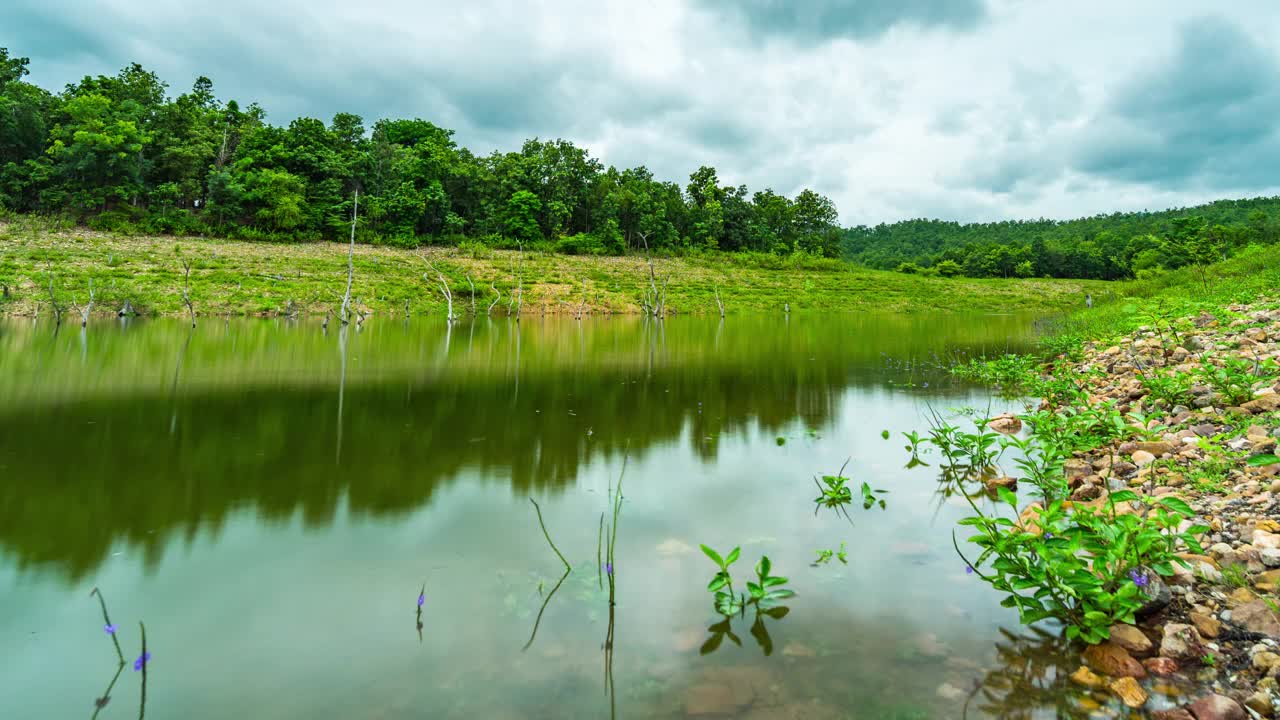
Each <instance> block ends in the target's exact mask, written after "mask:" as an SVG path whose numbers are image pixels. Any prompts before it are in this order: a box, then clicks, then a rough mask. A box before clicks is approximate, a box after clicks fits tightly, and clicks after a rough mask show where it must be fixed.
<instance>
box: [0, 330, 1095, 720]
mask: <svg viewBox="0 0 1280 720" xmlns="http://www.w3.org/2000/svg"><path fill="white" fill-rule="evenodd" d="M1032 324H1033V321H1032V319H1031V318H1027V317H1019V316H965V315H945V316H941V315H939V316H930V315H923V316H920V315H917V316H877V315H861V316H838V317H834V318H831V317H824V318H817V317H804V316H796V317H792V318H790V319H787V318H784V317H781V316H779V317H750V316H748V317H730V318H729V319H728V320H727V321H723V322H721V321H720V320H718V319H700V318H673V319H669V320H667V321H666V322H665V323H655V322H651V321H645V320H642V319H638V318H611V319H599V318H592V319H587V320H584V321H581V322H579V321H574V320H571V319H541V318H526V319H525V320H524V321H523V322H521V323H519V324H517V323H514V322H511V321H509V320H506V319H502V320H497V319H495V320H492V321H488V320H485V319H479V320H477V321H475V322H474V323H473V322H471V321H463V322H461V323H458V324H456V325H454V326H452V327H446V326H445V324H444V323H443V322H440V321H436V320H430V319H423V320H416V319H415V320H412V321H409V322H399V321H392V320H387V319H374V320H370V321H369V322H368V323H367V324H366V325H365V327H363V328H362V329H360V330H358V331H357V329H355V328H349V329H343V330H340V329H338V328H329V330H328V331H327V332H326V331H324V330H322V329H321V327H320V326H319V325H318V324H317V323H312V322H300V323H297V322H289V321H283V320H281V321H274V320H271V321H268V320H253V321H244V320H242V321H223V320H221V319H211V318H205V319H201V322H200V324H199V326H198V327H197V328H195V329H194V330H191V329H190V328H189V327H188V326H187V325H186V324H184V323H181V322H178V321H150V322H132V323H127V324H119V323H115V322H102V323H98V324H93V325H91V326H90V327H89V328H88V329H87V331H81V330H80V329H79V328H76V327H63V328H62V329H61V330H59V331H58V332H56V333H55V332H54V330H53V328H52V327H51V326H50V325H49V324H48V323H43V324H39V325H33V324H32V323H30V322H29V321H26V322H9V323H7V324H4V325H0V378H2V380H0V477H3V481H2V482H0V607H2V608H3V610H4V612H3V613H0V642H2V645H0V664H3V666H4V667H5V671H4V673H2V674H0V716H3V717H21V718H70V717H83V716H86V715H91V714H92V713H93V710H94V701H95V698H100V697H101V696H102V695H103V692H104V688H106V687H107V685H108V683H109V682H111V680H112V677H113V675H114V674H115V671H116V667H117V661H116V656H115V650H114V649H113V647H112V645H111V643H110V640H109V638H108V636H107V635H106V634H105V633H104V632H103V629H102V624H103V623H102V619H101V615H100V611H99V608H98V605H97V603H96V601H95V600H94V599H93V598H91V597H90V594H89V592H90V590H91V589H92V588H94V587H95V586H96V587H98V588H100V589H101V590H102V591H103V593H104V595H105V597H106V599H107V601H108V604H109V608H110V610H111V612H112V620H113V621H114V622H116V623H117V624H118V625H119V626H120V630H119V638H120V640H121V642H122V646H123V648H124V652H125V655H126V658H127V660H129V662H130V663H132V661H133V659H134V658H135V657H136V656H137V653H138V640H139V638H138V629H137V628H138V625H137V624H138V621H140V620H141V621H145V622H146V626H147V639H148V646H149V650H151V651H152V653H153V657H152V660H151V663H150V664H149V665H148V668H147V697H146V713H147V715H148V716H149V717H156V718H163V717H184V718H189V719H190V720H201V719H203V718H227V717H247V718H297V717H306V718H311V719H327V718H334V719H337V718H343V719H347V718H418V717H432V718H598V717H611V716H613V717H632V718H649V717H655V718H683V717H686V716H689V715H700V714H705V716H707V717H743V718H801V717H804V718H819V719H821V718H844V717H858V718H902V719H906V718H960V717H969V718H979V717H1055V716H1071V717H1074V716H1077V714H1078V716H1080V717H1084V716H1086V715H1085V713H1086V712H1087V710H1089V709H1090V707H1091V706H1090V705H1089V702H1091V701H1089V700H1088V699H1087V698H1079V697H1076V698H1068V697H1067V696H1066V695H1065V694H1064V693H1063V692H1062V688H1063V683H1064V681H1063V678H1062V677H1061V676H1060V674H1059V672H1058V667H1057V666H1056V665H1054V664H1053V663H1054V662H1056V661H1053V660H1043V658H1054V657H1056V655H1054V653H1055V651H1056V650H1057V649H1058V645H1057V641H1056V640H1055V639H1054V638H1053V637H1052V636H1049V635H1043V636H1042V635H1037V634H1035V633H1028V632H1026V631H1022V630H1017V631H1015V632H1008V631H1005V630H1002V628H1006V629H1010V630H1012V629H1013V628H1015V627H1016V617H1014V616H1013V615H1012V614H1011V613H1010V612H1009V611H1007V610H1004V609H1002V608H1000V607H999V606H998V600H999V598H998V597H997V596H996V595H995V594H993V593H992V592H990V591H988V590H987V589H985V588H984V587H982V586H981V585H980V583H979V582H977V581H976V580H975V579H974V578H973V577H971V576H967V575H966V574H965V573H964V567H963V565H962V564H961V562H960V561H959V560H958V559H957V558H956V556H955V555H954V552H953V551H952V549H951V530H952V528H953V527H954V521H955V520H956V519H957V518H959V517H961V516H963V515H964V513H965V507H964V505H963V503H961V502H957V501H956V499H955V498H950V499H948V498H947V497H946V496H945V493H944V492H943V490H944V488H942V487H940V486H939V484H938V482H937V481H936V479H935V475H934V474H933V473H932V471H931V469H929V468H916V469H914V470H911V469H907V468H905V467H904V464H905V461H906V460H907V459H908V456H907V453H906V452H905V451H904V450H903V445H904V442H903V441H902V439H901V436H900V435H899V434H898V433H899V432H900V431H903V430H911V429H920V428H922V427H923V424H924V423H923V419H922V418H923V414H924V413H925V412H926V409H927V408H928V407H934V408H938V409H947V408H953V407H960V406H977V407H987V406H991V407H996V408H998V407H1002V406H1004V404H1005V403H1003V401H1000V400H998V399H995V398H992V397H990V396H989V395H988V394H987V393H986V391H983V390H979V389H974V388H969V387H965V386H962V385H959V384H956V383H954V382H952V381H951V380H949V379H948V378H947V376H946V375H945V373H942V372H939V371H938V370H937V369H936V367H935V366H936V365H937V363H938V362H939V361H943V360H945V359H946V358H948V357H952V356H954V355H962V354H973V353H977V352H982V351H992V350H1004V349H1014V350H1016V349H1020V348H1026V347H1028V346H1029V343H1030V342H1031V340H1032V334H1033V332H1032ZM886 429H887V430H890V431H891V432H892V435H891V438H890V439H888V440H886V439H884V438H883V437H882V435H881V433H882V431H883V430H886ZM624 458H625V464H626V471H625V479H624V480H623V496H624V502H623V506H622V511H621V517H620V522H619V530H618V534H617V538H618V539H617V552H616V568H615V570H616V578H617V597H616V600H617V602H616V606H615V607H614V608H612V611H611V609H610V606H609V602H608V595H607V593H606V592H605V591H604V590H602V589H601V585H602V583H601V578H600V574H599V571H598V570H597V560H596V558H597V539H598V533H599V528H600V521H601V520H600V519H601V515H602V513H604V512H605V511H606V510H607V509H608V507H609V499H608V495H609V489H610V487H611V485H613V484H614V483H616V482H617V479H618V477H619V475H620V474H621V473H622V470H623V465H624ZM846 461H848V467H847V470H846V473H845V474H846V475H848V476H849V477H851V478H852V480H853V484H854V487H855V494H856V493H857V490H858V488H859V486H860V485H861V483H862V482H863V481H865V482H867V483H869V484H870V485H871V486H872V487H874V488H876V489H882V490H886V491H887V493H885V494H883V495H881V496H880V497H882V498H884V499H885V501H886V503H885V507H884V508H883V509H881V508H879V507H877V506H873V507H872V508H871V509H869V510H864V509H863V508H862V506H861V504H860V503H859V504H858V505H856V506H855V507H854V508H852V509H851V511H850V513H851V521H850V520H849V519H846V518H845V517H844V516H843V515H840V514H837V513H834V512H831V511H826V510H823V511H820V512H818V513H816V514H815V511H814V505H813V502H812V500H813V498H814V496H815V495H816V494H817V491H816V489H815V487H814V484H813V479H812V478H813V477H814V476H815V475H822V474H831V473H834V472H835V471H836V470H837V469H839V468H840V467H841V465H842V464H844V463H845V462H846ZM529 498H533V499H536V500H537V501H538V502H539V503H540V505H541V507H542V511H543V515H544V518H545V521H546V526H547V529H548V531H549V533H550V534H551V537H552V539H553V540H554V541H555V542H556V544H557V546H558V547H559V548H560V549H561V551H562V552H563V553H564V555H565V556H566V558H567V559H568V561H569V562H570V564H571V565H572V567H573V571H572V572H571V573H570V574H569V575H568V577H567V578H566V579H565V580H564V582H563V583H562V584H561V585H560V586H559V588H558V590H557V591H556V592H555V594H554V595H551V596H550V600H549V601H548V600H547V598H548V596H549V595H550V593H551V591H552V589H553V588H555V587H556V584H557V581H558V580H559V579H560V577H561V574H562V571H563V570H562V566H561V564H560V561H559V560H558V559H557V557H556V555H555V553H554V552H553V551H552V549H551V548H550V547H549V546H548V544H547V542H546V541H545V539H544V538H543V534H542V531H541V529H540V528H539V525H538V520H537V517H536V515H535V513H534V508H533V506H532V504H531V503H530V501H529ZM699 543H707V544H709V545H711V546H713V547H715V548H718V549H720V550H722V551H726V550H728V549H729V548H731V547H733V546H741V547H742V560H741V561H740V562H739V563H738V564H737V565H736V566H735V567H734V569H735V570H736V571H737V574H736V576H735V577H736V578H738V580H737V581H738V582H739V583H741V582H742V581H745V580H746V579H750V576H751V568H752V566H753V565H755V563H756V562H757V560H758V559H759V558H760V557H761V556H762V555H768V556H769V557H770V558H771V559H772V561H773V565H774V570H775V573H776V574H781V575H785V576H788V577H789V578H790V580H791V583H790V586H791V587H792V588H794V589H795V590H796V592H797V593H798V595H797V597H795V598H793V599H791V600H789V601H787V604H786V605H787V608H788V611H787V612H786V614H785V616H783V617H781V618H774V617H768V616H764V615H761V616H759V617H757V616H756V614H755V613H754V612H752V611H748V612H747V614H746V616H745V617H738V618H735V619H733V620H732V621H731V622H729V623H728V624H727V625H725V624H719V623H721V619H720V618H719V617H718V616H717V615H716V614H715V612H714V610H713V608H712V603H711V599H710V596H709V595H708V594H707V592H706V591H705V586H706V584H707V582H708V580H710V578H711V576H712V574H713V572H714V568H713V566H712V565H711V563H710V562H709V561H708V560H707V559H706V558H705V557H704V556H703V555H702V554H701V553H700V552H699V551H698V549H697V548H698V545H699ZM842 543H843V544H844V545H845V547H846V548H847V550H848V563H847V564H843V563H841V562H840V561H839V560H837V559H832V560H831V561H830V562H828V563H827V564H824V565H821V566H817V567H814V566H812V565H811V563H812V562H813V561H814V560H815V558H816V557H817V556H816V551H817V550H820V549H831V550H838V549H839V548H840V546H841V544H842ZM424 584H425V587H426V591H425V602H424V604H423V608H422V610H423V612H422V614H421V624H422V627H421V629H419V628H418V619H417V615H416V612H415V610H416V600H417V597H418V593H419V589H420V588H421V587H422V586H423V585H424ZM544 602H545V609H542V608H543V606H544ZM540 610H541V617H540V621H539V612H540ZM775 614H781V613H775ZM611 620H612V638H613V642H612V646H611V649H612V662H611V663H608V662H606V660H607V659H608V656H609V654H608V653H607V652H606V649H607V648H606V640H607V638H608V637H609V634H610V622H611ZM535 623H537V633H536V636H532V634H533V632H534V628H535ZM718 624H719V625H718ZM717 625H718V629H717V630H710V629H709V628H715V627H717ZM725 630H727V631H728V632H722V631H725ZM531 636H532V637H531ZM717 638H719V640H718V641H717ZM1071 669H1074V667H1070V668H1067V670H1068V671H1070V670H1071ZM140 681H141V673H134V672H133V670H132V668H131V667H126V668H125V671H124V673H123V674H122V675H121V677H120V679H119V680H118V681H117V682H116V684H115V686H114V687H113V690H112V695H111V699H110V701H109V703H108V704H107V705H106V706H105V707H104V708H103V709H102V711H101V714H100V715H99V717H103V718H111V717H116V718H124V717H133V716H134V714H136V713H137V712H138V710H139V704H140V702H141V700H140V691H141V682H140ZM610 686H611V687H612V688H613V689H614V691H613V692H612V693H609V692H607V688H608V687H610Z"/></svg>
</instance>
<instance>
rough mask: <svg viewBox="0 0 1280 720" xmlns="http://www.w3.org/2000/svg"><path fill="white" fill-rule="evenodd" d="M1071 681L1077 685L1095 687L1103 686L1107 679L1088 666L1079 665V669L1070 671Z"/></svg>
mask: <svg viewBox="0 0 1280 720" xmlns="http://www.w3.org/2000/svg"><path fill="white" fill-rule="evenodd" d="M1071 682H1073V683H1075V684H1077V685H1083V686H1084V687H1087V688H1095V689H1096V688H1101V687H1105V686H1106V684H1107V681H1106V679H1105V678H1103V677H1102V676H1100V675H1098V674H1097V673H1095V672H1094V671H1092V670H1090V669H1089V668H1087V667H1085V666H1084V665H1081V666H1080V669H1079V670H1076V671H1075V672H1073V673H1071Z"/></svg>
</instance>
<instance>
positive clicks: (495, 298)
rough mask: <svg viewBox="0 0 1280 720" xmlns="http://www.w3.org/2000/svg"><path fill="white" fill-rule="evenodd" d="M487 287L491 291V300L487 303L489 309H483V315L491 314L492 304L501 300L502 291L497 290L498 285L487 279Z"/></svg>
mask: <svg viewBox="0 0 1280 720" xmlns="http://www.w3.org/2000/svg"><path fill="white" fill-rule="evenodd" d="M489 289H490V290H492V291H493V302H491V303H489V309H487V310H485V311H484V314H485V315H489V314H492V313H493V308H494V306H495V305H497V304H498V303H499V302H502V293H500V292H498V286H497V285H494V284H493V281H492V280H490V281H489Z"/></svg>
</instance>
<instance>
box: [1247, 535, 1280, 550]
mask: <svg viewBox="0 0 1280 720" xmlns="http://www.w3.org/2000/svg"><path fill="white" fill-rule="evenodd" d="M1250 544H1252V545H1253V546H1254V547H1256V548H1258V549H1259V550H1266V549H1277V548H1280V535H1277V534H1276V533H1269V532H1267V531H1266V530H1254V531H1253V539H1252V540H1251V541H1250Z"/></svg>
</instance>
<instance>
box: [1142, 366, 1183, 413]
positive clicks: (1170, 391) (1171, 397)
mask: <svg viewBox="0 0 1280 720" xmlns="http://www.w3.org/2000/svg"><path fill="white" fill-rule="evenodd" d="M1138 380H1139V382H1141V383H1142V387H1143V389H1145V390H1146V391H1147V397H1149V398H1151V399H1152V400H1155V401H1157V402H1160V403H1162V404H1163V405H1164V406H1165V407H1173V406H1175V405H1185V404H1186V403H1188V402H1190V400H1191V386H1192V385H1193V384H1194V378H1192V377H1191V376H1190V375H1188V374H1186V373H1181V372H1176V371H1168V372H1162V371H1160V370H1149V371H1146V372H1142V373H1140V374H1139V375H1138Z"/></svg>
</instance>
